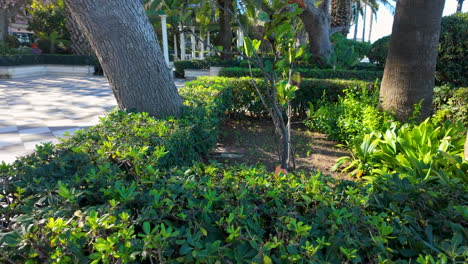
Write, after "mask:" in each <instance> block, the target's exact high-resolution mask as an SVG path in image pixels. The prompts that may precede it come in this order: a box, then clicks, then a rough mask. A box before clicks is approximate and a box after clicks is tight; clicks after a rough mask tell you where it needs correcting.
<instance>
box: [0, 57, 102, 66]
mask: <svg viewBox="0 0 468 264" xmlns="http://www.w3.org/2000/svg"><path fill="white" fill-rule="evenodd" d="M35 64H64V65H96V64H98V61H97V59H96V58H95V57H92V56H81V55H56V54H41V55H12V56H0V66H20V65H35Z"/></svg>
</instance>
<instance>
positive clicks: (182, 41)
mask: <svg viewBox="0 0 468 264" xmlns="http://www.w3.org/2000/svg"><path fill="white" fill-rule="evenodd" d="M180 60H186V58H185V34H184V29H183V28H182V27H181V29H180Z"/></svg>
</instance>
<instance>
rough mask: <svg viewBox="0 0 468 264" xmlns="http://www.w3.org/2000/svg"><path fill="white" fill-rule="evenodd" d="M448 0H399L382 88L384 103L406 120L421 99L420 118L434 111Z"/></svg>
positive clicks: (381, 96)
mask: <svg viewBox="0 0 468 264" xmlns="http://www.w3.org/2000/svg"><path fill="white" fill-rule="evenodd" d="M444 4H445V0H433V1H427V0H400V1H398V2H397V5H396V13H395V20H394V22H393V30H392V37H391V41H390V49H389V52H388V56H387V62H386V64H385V71H384V76H383V80H382V85H381V87H380V98H381V102H382V103H381V106H382V107H383V109H385V110H389V111H391V112H394V113H395V115H396V117H397V118H398V119H399V120H402V121H405V120H407V119H408V118H409V117H410V116H411V114H412V111H413V107H414V105H415V104H418V103H419V102H421V101H422V108H421V119H424V118H426V117H428V116H429V115H430V114H431V105H432V94H433V92H432V90H433V88H434V73H435V68H436V59H437V46H438V43H439V34H440V23H441V18H442V11H443V9H444Z"/></svg>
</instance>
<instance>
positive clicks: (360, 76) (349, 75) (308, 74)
mask: <svg viewBox="0 0 468 264" xmlns="http://www.w3.org/2000/svg"><path fill="white" fill-rule="evenodd" d="M298 72H300V73H301V75H302V77H303V78H315V79H342V80H362V81H375V80H376V79H382V76H383V71H358V70H332V69H326V70H320V69H306V68H300V69H299V70H298ZM252 73H253V76H254V77H257V78H260V77H263V73H262V71H261V70H260V69H258V68H253V69H252ZM219 76H223V77H245V76H250V70H249V69H248V68H240V67H229V68H223V69H221V71H220V72H219Z"/></svg>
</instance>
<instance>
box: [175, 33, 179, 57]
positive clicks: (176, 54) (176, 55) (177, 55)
mask: <svg viewBox="0 0 468 264" xmlns="http://www.w3.org/2000/svg"><path fill="white" fill-rule="evenodd" d="M178 58H179V54H178V52H177V35H176V34H174V61H176V60H178Z"/></svg>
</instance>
